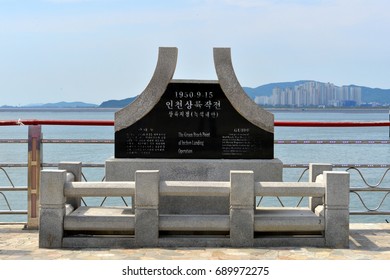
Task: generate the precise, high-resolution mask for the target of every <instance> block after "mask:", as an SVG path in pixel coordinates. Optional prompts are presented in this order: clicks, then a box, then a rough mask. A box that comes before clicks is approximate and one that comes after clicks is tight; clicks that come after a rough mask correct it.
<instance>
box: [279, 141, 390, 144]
mask: <svg viewBox="0 0 390 280" xmlns="http://www.w3.org/2000/svg"><path fill="white" fill-rule="evenodd" d="M274 143H275V144H324V145H325V144H330V145H335V144H336V145H339V144H353V145H354V144H358V145H361V144H369V145H372V144H390V140H275V141H274Z"/></svg>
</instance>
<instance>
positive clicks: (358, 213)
mask: <svg viewBox="0 0 390 280" xmlns="http://www.w3.org/2000/svg"><path fill="white" fill-rule="evenodd" d="M349 215H355V216H357V215H359V216H375V215H378V216H379V215H390V211H389V212H386V211H366V212H358V211H353V212H352V211H350V212H349Z"/></svg>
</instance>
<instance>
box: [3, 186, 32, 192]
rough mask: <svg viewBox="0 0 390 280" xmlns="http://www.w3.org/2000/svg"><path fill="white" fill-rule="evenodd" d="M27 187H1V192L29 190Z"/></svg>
mask: <svg viewBox="0 0 390 280" xmlns="http://www.w3.org/2000/svg"><path fill="white" fill-rule="evenodd" d="M27 190H28V188H27V187H1V186H0V192H17V191H27Z"/></svg>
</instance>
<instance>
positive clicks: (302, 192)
mask: <svg viewBox="0 0 390 280" xmlns="http://www.w3.org/2000/svg"><path fill="white" fill-rule="evenodd" d="M255 195H256V196H314V197H321V196H324V195H325V188H324V186H323V184H321V183H308V182H297V183H290V182H289V183H285V182H256V183H255Z"/></svg>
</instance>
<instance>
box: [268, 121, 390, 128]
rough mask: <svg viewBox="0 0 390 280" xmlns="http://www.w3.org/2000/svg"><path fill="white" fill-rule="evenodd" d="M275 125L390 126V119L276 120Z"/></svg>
mask: <svg viewBox="0 0 390 280" xmlns="http://www.w3.org/2000/svg"><path fill="white" fill-rule="evenodd" d="M274 126H285V127H292V126H293V127H368V126H373V127H375V126H390V122H389V121H379V122H296V121H275V122H274Z"/></svg>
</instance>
